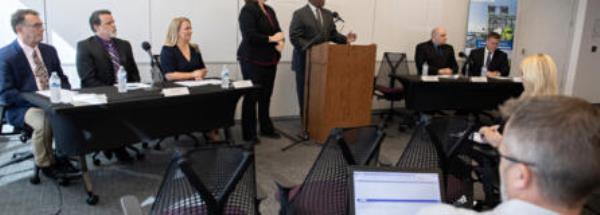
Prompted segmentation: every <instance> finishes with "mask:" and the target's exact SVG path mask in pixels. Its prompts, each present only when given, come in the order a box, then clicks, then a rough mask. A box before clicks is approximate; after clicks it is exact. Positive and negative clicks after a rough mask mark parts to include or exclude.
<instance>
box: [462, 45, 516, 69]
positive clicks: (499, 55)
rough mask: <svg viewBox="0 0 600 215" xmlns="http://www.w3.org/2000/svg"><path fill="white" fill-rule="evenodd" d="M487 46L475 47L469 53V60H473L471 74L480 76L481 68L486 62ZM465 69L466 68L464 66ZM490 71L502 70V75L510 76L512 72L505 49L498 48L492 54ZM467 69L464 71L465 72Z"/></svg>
mask: <svg viewBox="0 0 600 215" xmlns="http://www.w3.org/2000/svg"><path fill="white" fill-rule="evenodd" d="M484 58H485V48H478V49H473V50H472V51H471V54H469V58H468V61H469V62H471V65H470V66H469V75H470V76H480V75H481V68H482V67H483V64H484V63H485V59H484ZM463 70H464V68H463ZM487 70H488V71H500V74H501V75H502V76H508V73H509V72H510V66H509V65H508V56H507V55H506V53H504V52H503V51H500V50H499V49H496V51H494V55H493V56H492V62H490V65H489V66H488V68H487ZM464 72H465V71H463V73H464Z"/></svg>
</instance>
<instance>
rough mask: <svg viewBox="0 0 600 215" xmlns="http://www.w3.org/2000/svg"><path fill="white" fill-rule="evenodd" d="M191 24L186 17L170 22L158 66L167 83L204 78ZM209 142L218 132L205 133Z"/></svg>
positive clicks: (203, 68)
mask: <svg viewBox="0 0 600 215" xmlns="http://www.w3.org/2000/svg"><path fill="white" fill-rule="evenodd" d="M191 40H192V22H191V21H190V19H188V18H186V17H177V18H174V19H173V20H172V21H171V24H170V25H169V29H168V31H167V39H166V40H165V45H164V46H163V48H162V51H161V52H160V65H161V67H162V70H163V73H164V75H165V78H166V79H167V80H168V81H183V80H202V79H204V77H206V73H208V70H206V66H205V65H204V61H203V60H202V55H201V54H200V50H199V49H198V46H197V45H196V44H192V43H191V42H190V41H191ZM206 136H207V138H208V139H209V140H211V141H217V140H218V139H219V138H218V136H219V132H218V130H213V131H210V132H207V133H206Z"/></svg>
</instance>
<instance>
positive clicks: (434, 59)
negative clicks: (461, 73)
mask: <svg viewBox="0 0 600 215" xmlns="http://www.w3.org/2000/svg"><path fill="white" fill-rule="evenodd" d="M441 49H442V55H440V54H438V51H437V50H436V49H435V47H434V45H433V42H432V41H431V40H430V41H427V42H423V43H420V44H419V45H417V48H416V52H415V63H416V65H417V71H418V73H419V75H421V74H422V73H423V71H421V70H422V66H423V64H424V63H425V62H427V65H428V66H429V75H437V74H438V70H439V69H445V68H450V69H452V72H453V73H454V74H456V73H458V64H456V58H455V56H454V48H453V47H452V46H451V45H447V44H445V45H442V46H441Z"/></svg>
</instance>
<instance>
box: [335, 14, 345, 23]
mask: <svg viewBox="0 0 600 215" xmlns="http://www.w3.org/2000/svg"><path fill="white" fill-rule="evenodd" d="M333 21H334V22H346V21H344V19H342V17H340V14H339V13H338V12H333Z"/></svg>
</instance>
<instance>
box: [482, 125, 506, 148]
mask: <svg viewBox="0 0 600 215" xmlns="http://www.w3.org/2000/svg"><path fill="white" fill-rule="evenodd" d="M498 128H500V126H498V125H495V126H492V127H487V126H485V127H481V128H480V129H479V133H480V134H481V135H483V139H485V141H487V142H488V143H489V144H490V145H492V146H493V147H496V148H498V146H500V144H501V143H502V134H500V132H498Z"/></svg>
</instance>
